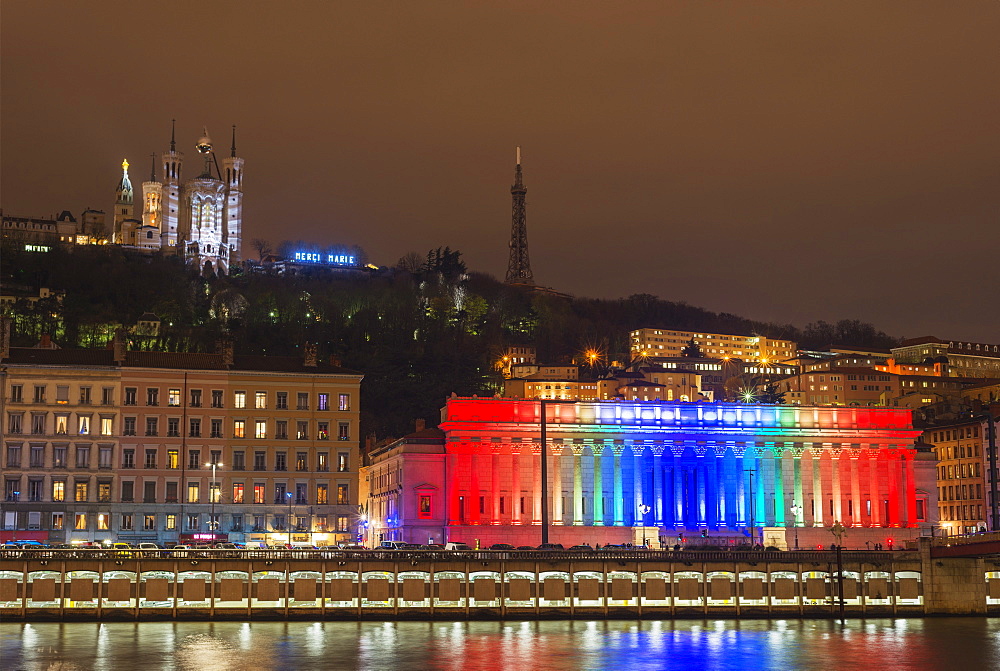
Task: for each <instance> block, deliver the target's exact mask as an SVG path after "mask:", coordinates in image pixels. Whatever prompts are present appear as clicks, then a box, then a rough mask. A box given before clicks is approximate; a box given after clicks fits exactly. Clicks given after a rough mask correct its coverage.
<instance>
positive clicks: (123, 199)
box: [114, 160, 134, 239]
mask: <svg viewBox="0 0 1000 671" xmlns="http://www.w3.org/2000/svg"><path fill="white" fill-rule="evenodd" d="M133 211H134V201H133V194H132V180H130V179H129V178H128V161H127V160H122V179H121V181H120V182H119V183H118V188H117V189H115V215H114V227H115V238H116V239H118V238H119V237H120V236H121V230H122V224H123V223H124V222H125V220H126V219H131V218H132V213H133Z"/></svg>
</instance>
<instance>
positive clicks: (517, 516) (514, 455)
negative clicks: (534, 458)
mask: <svg viewBox="0 0 1000 671" xmlns="http://www.w3.org/2000/svg"><path fill="white" fill-rule="evenodd" d="M510 479H511V482H513V483H514V484H513V485H511V497H510V521H511V524H520V523H521V443H511V444H510Z"/></svg>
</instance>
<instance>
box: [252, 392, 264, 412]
mask: <svg viewBox="0 0 1000 671" xmlns="http://www.w3.org/2000/svg"><path fill="white" fill-rule="evenodd" d="M253 407H255V408H257V409H261V410H263V409H265V408H267V392H266V391H258V392H256V393H255V394H254V406H253Z"/></svg>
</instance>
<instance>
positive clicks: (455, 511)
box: [445, 445, 462, 524]
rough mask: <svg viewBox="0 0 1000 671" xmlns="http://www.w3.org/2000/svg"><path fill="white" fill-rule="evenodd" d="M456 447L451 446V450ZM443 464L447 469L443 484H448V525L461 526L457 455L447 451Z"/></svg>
mask: <svg viewBox="0 0 1000 671" xmlns="http://www.w3.org/2000/svg"><path fill="white" fill-rule="evenodd" d="M456 448H457V445H456V446H452V448H451V449H452V450H454V449H456ZM445 464H446V466H447V469H448V475H447V477H446V478H445V482H447V483H448V491H449V494H451V496H450V497H449V498H450V501H449V505H448V524H461V514H460V513H461V505H460V503H459V497H460V496H461V495H462V486H461V482H462V481H461V479H460V476H459V463H458V455H457V454H456V453H455V452H452V451H449V452H448V453H447V455H446V459H445Z"/></svg>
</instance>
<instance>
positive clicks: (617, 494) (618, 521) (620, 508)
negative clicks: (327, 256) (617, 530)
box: [611, 443, 625, 527]
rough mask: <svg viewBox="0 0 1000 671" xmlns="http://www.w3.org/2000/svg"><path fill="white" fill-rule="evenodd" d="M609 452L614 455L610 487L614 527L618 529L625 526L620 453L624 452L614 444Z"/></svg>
mask: <svg viewBox="0 0 1000 671" xmlns="http://www.w3.org/2000/svg"><path fill="white" fill-rule="evenodd" d="M611 451H612V452H613V453H614V458H615V463H614V475H613V477H614V481H613V482H612V485H613V487H614V498H615V500H614V504H615V511H614V514H615V526H616V527H620V526H624V525H625V517H624V504H625V501H624V494H623V493H622V452H623V451H624V446H623V445H621V444H618V443H615V444H613V445H612V446H611Z"/></svg>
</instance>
